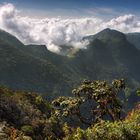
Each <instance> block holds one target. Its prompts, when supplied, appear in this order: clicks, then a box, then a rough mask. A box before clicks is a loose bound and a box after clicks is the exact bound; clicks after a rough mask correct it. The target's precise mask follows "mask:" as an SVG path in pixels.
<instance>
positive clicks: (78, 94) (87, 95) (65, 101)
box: [52, 79, 125, 125]
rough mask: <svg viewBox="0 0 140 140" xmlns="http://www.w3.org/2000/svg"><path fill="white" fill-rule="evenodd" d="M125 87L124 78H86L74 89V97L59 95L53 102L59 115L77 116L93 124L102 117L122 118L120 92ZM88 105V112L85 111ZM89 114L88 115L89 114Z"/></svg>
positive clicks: (86, 122) (85, 122) (83, 121)
mask: <svg viewBox="0 0 140 140" xmlns="http://www.w3.org/2000/svg"><path fill="white" fill-rule="evenodd" d="M124 89H125V82H124V79H120V80H117V79H115V80H113V81H112V83H111V84H109V83H107V82H106V81H89V80H84V81H83V82H82V84H81V85H80V86H79V87H78V88H76V89H74V90H73V92H72V93H73V94H74V97H59V98H57V99H56V100H54V101H53V102H52V104H53V105H54V106H55V108H56V113H57V115H58V116H65V117H72V116H75V117H76V118H77V119H78V120H79V121H80V122H81V123H83V124H86V125H92V124H94V123H95V122H97V121H99V120H101V119H109V120H112V121H115V120H119V119H121V111H122V105H121V101H120V99H119V94H121V93H123V90H124ZM84 106H87V108H88V113H87V112H86V110H85V112H83V107H84ZM87 114H88V115H87Z"/></svg>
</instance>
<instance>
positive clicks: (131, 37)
mask: <svg viewBox="0 0 140 140" xmlns="http://www.w3.org/2000/svg"><path fill="white" fill-rule="evenodd" d="M126 37H127V40H128V41H129V42H130V43H132V44H133V45H135V46H136V47H137V48H138V49H140V33H128V34H126Z"/></svg>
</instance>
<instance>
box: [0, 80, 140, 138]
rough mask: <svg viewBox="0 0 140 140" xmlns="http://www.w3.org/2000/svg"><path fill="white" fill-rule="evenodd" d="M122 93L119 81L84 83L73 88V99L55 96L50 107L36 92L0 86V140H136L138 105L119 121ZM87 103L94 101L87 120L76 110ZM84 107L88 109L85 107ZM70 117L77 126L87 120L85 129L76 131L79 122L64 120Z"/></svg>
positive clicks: (139, 120) (139, 116)
mask: <svg viewBox="0 0 140 140" xmlns="http://www.w3.org/2000/svg"><path fill="white" fill-rule="evenodd" d="M123 90H125V83H124V80H123V79H121V80H114V81H113V82H112V84H109V83H107V82H106V81H84V82H83V83H82V84H81V85H80V86H79V87H78V88H77V89H74V91H73V93H74V94H75V97H69V98H66V97H59V98H58V99H56V100H54V101H53V102H52V104H51V103H48V102H47V101H46V100H44V99H43V98H42V97H41V96H39V95H37V94H36V93H30V92H21V91H14V90H9V89H7V88H2V87H1V88H0V139H1V140H61V139H63V140H92V139H93V140H139V139H140V105H139V104H138V103H137V106H136V107H135V109H133V110H132V111H131V112H129V113H128V115H127V116H126V117H125V118H124V117H123V118H122V117H121V112H122V109H123V107H124V106H123V105H124V104H123V105H122V102H121V101H122V98H119V94H122V92H121V91H123ZM137 93H138V94H139V91H138V92H137ZM89 101H93V102H94V104H92V105H93V106H94V107H92V108H91V110H86V111H87V112H88V113H89V114H91V115H92V118H91V121H89V120H88V119H89V118H83V117H82V116H81V115H82V113H83V112H84V110H79V107H81V105H83V103H87V102H89ZM54 105H55V106H54ZM85 106H86V107H88V105H87V104H85ZM58 107H60V108H58ZM61 107H62V110H61ZM60 111H61V112H60ZM79 111H80V112H79ZM73 115H76V116H77V118H75V119H77V120H79V121H80V123H83V124H87V122H88V121H89V122H88V126H86V129H82V128H80V127H79V126H80V123H77V124H74V127H72V126H71V122H70V121H66V120H65V119H64V117H65V118H67V117H72V116H73ZM83 115H85V114H83ZM108 115H109V117H107V116H108ZM88 117H90V116H88Z"/></svg>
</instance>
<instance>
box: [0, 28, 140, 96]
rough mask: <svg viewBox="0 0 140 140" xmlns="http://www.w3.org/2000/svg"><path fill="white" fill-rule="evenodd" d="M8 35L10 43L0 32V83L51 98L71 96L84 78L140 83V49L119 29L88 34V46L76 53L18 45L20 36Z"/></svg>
mask: <svg viewBox="0 0 140 140" xmlns="http://www.w3.org/2000/svg"><path fill="white" fill-rule="evenodd" d="M9 37H11V36H9V34H8V43H7V42H6V41H7V38H6V37H5V35H2V33H0V39H1V38H4V40H5V42H2V41H1V42H0V50H1V53H0V60H1V61H0V65H1V68H0V77H1V79H0V84H1V85H5V86H9V87H10V88H14V89H21V90H28V91H36V92H39V93H42V94H43V95H44V96H49V98H55V97H57V96H59V95H67V96H69V95H70V94H71V90H72V89H73V88H74V87H75V86H76V85H78V84H79V83H80V82H81V81H82V80H83V79H90V80H93V79H94V80H100V79H105V80H109V81H110V80H112V79H114V78H125V79H126V80H127V81H128V83H129V84H131V87H132V88H133V89H135V88H136V87H138V86H139V83H140V76H139V71H140V67H139V66H138V64H139V60H140V51H139V50H138V49H137V48H136V47H135V46H134V45H133V44H131V43H130V42H129V41H128V40H127V38H126V35H125V34H123V33H121V32H119V31H116V30H111V29H105V30H103V31H101V32H99V33H97V34H96V35H92V36H87V37H85V38H84V39H89V44H88V46H87V49H79V50H77V51H75V52H74V54H73V57H69V56H62V55H59V54H55V53H53V52H50V51H49V50H48V49H47V47H46V46H45V45H24V44H22V43H20V45H18V43H19V42H18V40H16V39H15V40H14V41H15V42H13V38H12V39H11V40H10V38H9ZM12 37H13V36H12ZM10 41H11V44H10V43H9V42H10ZM132 54H133V55H132ZM135 66H137V68H136V67H135ZM46 93H47V94H46Z"/></svg>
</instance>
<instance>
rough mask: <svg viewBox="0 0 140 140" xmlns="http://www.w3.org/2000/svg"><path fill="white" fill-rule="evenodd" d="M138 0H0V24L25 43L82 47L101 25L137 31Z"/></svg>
mask: <svg viewBox="0 0 140 140" xmlns="http://www.w3.org/2000/svg"><path fill="white" fill-rule="evenodd" d="M139 13H140V0H7V1H3V0H0V27H1V29H3V30H5V31H7V32H9V33H11V34H13V35H15V36H16V37H17V38H18V39H20V40H21V41H22V42H23V43H24V44H45V45H46V46H47V48H48V49H49V50H51V51H53V52H56V53H59V52H60V51H61V49H62V48H61V46H62V45H65V46H73V47H75V48H85V46H86V45H87V44H88V41H85V42H82V41H81V40H82V38H83V37H84V36H86V35H91V34H95V33H97V32H99V31H101V30H103V29H104V28H111V29H116V30H118V31H121V32H124V33H128V32H140V15H139Z"/></svg>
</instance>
